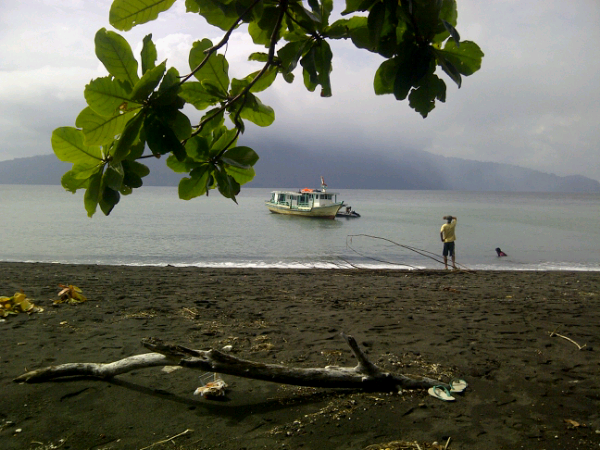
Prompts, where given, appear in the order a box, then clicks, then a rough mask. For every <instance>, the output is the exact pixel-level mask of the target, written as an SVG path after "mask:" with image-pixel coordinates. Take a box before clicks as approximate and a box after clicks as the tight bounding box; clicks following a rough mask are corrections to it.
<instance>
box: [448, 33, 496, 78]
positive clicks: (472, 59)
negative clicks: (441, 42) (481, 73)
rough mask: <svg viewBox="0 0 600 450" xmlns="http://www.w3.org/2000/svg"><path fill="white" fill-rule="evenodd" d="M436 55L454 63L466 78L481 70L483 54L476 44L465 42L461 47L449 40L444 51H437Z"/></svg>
mask: <svg viewBox="0 0 600 450" xmlns="http://www.w3.org/2000/svg"><path fill="white" fill-rule="evenodd" d="M436 54H437V55H440V56H441V57H443V58H444V59H445V60H446V61H448V62H450V63H452V65H453V66H454V67H456V69H457V70H458V72H460V73H461V74H462V75H464V76H469V75H472V74H474V73H475V72H477V71H478V70H479V69H480V68H481V60H482V59H483V56H484V55H483V52H482V51H481V49H480V48H479V46H478V45H477V44H476V43H475V42H471V41H463V42H461V43H460V47H458V46H457V45H456V42H454V41H453V40H451V39H450V40H448V41H447V42H446V45H445V46H444V49H443V50H436Z"/></svg>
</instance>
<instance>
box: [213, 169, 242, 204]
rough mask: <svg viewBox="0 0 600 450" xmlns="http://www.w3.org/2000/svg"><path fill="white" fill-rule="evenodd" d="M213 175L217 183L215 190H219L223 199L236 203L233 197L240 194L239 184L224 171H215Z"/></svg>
mask: <svg viewBox="0 0 600 450" xmlns="http://www.w3.org/2000/svg"><path fill="white" fill-rule="evenodd" d="M213 174H214V177H215V180H216V181H217V188H218V189H219V192H220V193H221V195H222V196H223V197H225V198H230V199H232V200H233V201H234V202H236V203H237V200H236V199H235V196H236V195H238V194H239V193H240V185H239V183H238V182H237V181H235V179H234V178H233V177H232V176H231V175H228V174H227V172H225V171H224V170H223V171H221V170H215V171H214V172H213Z"/></svg>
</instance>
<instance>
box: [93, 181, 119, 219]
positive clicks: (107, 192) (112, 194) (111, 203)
mask: <svg viewBox="0 0 600 450" xmlns="http://www.w3.org/2000/svg"><path fill="white" fill-rule="evenodd" d="M120 199H121V194H119V192H118V191H115V190H114V189H111V188H109V187H108V186H104V189H102V195H101V196H100V200H99V201H98V204H99V205H100V209H101V210H102V212H103V213H104V215H106V216H108V215H109V214H110V212H111V211H112V210H113V208H114V207H115V205H116V204H117V203H119V200H120Z"/></svg>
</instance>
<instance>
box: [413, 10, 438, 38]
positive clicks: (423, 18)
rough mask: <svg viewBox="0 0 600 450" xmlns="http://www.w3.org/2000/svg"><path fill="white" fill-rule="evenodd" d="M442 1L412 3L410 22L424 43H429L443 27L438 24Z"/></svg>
mask: <svg viewBox="0 0 600 450" xmlns="http://www.w3.org/2000/svg"><path fill="white" fill-rule="evenodd" d="M442 4H443V2H442V1H437V0H435V1H412V2H411V7H412V8H411V9H412V20H413V21H414V23H415V24H416V28H417V30H418V33H419V34H420V36H421V37H422V39H423V40H424V41H425V42H431V41H432V39H433V37H434V36H435V35H436V34H437V33H438V32H439V30H440V27H441V26H443V25H442V24H441V22H440V13H441V10H442Z"/></svg>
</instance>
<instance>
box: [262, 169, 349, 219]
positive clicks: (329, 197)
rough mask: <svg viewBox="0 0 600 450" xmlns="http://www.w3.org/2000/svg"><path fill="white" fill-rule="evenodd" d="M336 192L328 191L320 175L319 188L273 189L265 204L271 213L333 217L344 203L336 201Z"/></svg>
mask: <svg viewBox="0 0 600 450" xmlns="http://www.w3.org/2000/svg"><path fill="white" fill-rule="evenodd" d="M338 195H339V193H337V192H329V191H328V190H327V185H326V184H325V180H323V177H321V189H310V188H304V189H299V190H298V191H297V192H295V191H273V192H271V199H270V200H267V201H266V202H265V205H266V206H267V208H268V209H269V211H271V212H272V213H277V214H287V215H290V216H304V217H321V218H326V219H335V216H336V214H337V212H338V211H339V210H340V208H341V207H342V206H343V205H344V202H343V201H340V202H338V201H337V196H338Z"/></svg>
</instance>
